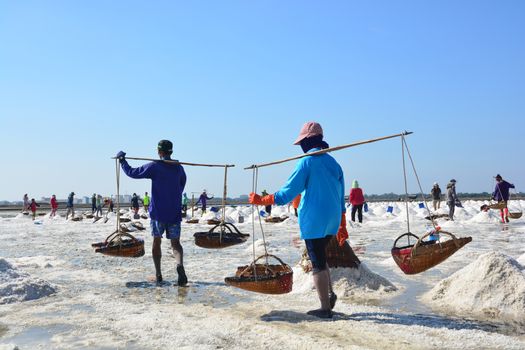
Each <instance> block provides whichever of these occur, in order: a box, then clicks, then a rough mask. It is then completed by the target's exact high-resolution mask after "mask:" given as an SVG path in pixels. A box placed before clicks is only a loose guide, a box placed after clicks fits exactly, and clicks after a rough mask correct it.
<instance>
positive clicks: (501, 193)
mask: <svg viewBox="0 0 525 350" xmlns="http://www.w3.org/2000/svg"><path fill="white" fill-rule="evenodd" d="M511 188H514V185H513V184H510V183H508V182H507V181H505V180H503V181H501V182H498V183H497V184H496V187H495V188H494V192H493V193H492V198H494V199H495V200H496V201H498V202H500V201H508V200H509V196H510V195H509V190H510V189H511Z"/></svg>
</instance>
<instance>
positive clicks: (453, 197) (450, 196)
mask: <svg viewBox="0 0 525 350" xmlns="http://www.w3.org/2000/svg"><path fill="white" fill-rule="evenodd" d="M458 201H459V199H458V195H457V194H456V180H454V179H452V180H450V181H449V183H448V184H447V205H448V218H449V219H450V220H452V221H454V211H455V209H456V202H458Z"/></svg>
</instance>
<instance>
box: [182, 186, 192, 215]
mask: <svg viewBox="0 0 525 350" xmlns="http://www.w3.org/2000/svg"><path fill="white" fill-rule="evenodd" d="M189 201H190V200H189V199H188V196H187V195H186V192H184V193H183V194H182V215H183V216H184V217H186V214H187V212H188V202H189Z"/></svg>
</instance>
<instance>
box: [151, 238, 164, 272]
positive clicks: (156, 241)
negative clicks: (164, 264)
mask: <svg viewBox="0 0 525 350" xmlns="http://www.w3.org/2000/svg"><path fill="white" fill-rule="evenodd" d="M161 243H162V238H161V237H153V247H152V249H151V254H152V255H153V264H155V277H156V278H157V282H162V272H161V268H160V261H161V258H162V250H161Z"/></svg>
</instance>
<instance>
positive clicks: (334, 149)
mask: <svg viewBox="0 0 525 350" xmlns="http://www.w3.org/2000/svg"><path fill="white" fill-rule="evenodd" d="M410 134H412V132H411V131H404V132H402V133H400V134H395V135H390V136H383V137H378V138H376V139H371V140H366V141H359V142H354V143H349V144H346V145H341V146H335V147H330V148H325V149H322V150H320V151H316V152H312V153H305V154H301V155H300V156H295V157H291V158H286V159H282V160H277V161H275V162H270V163H263V164H254V165H250V166H249V167H246V168H244V170H248V169H254V168H262V167H265V166H270V165H276V164H281V163H286V162H289V161H292V160H296V159H301V158H303V157H309V156H317V155H320V154H325V153H329V152H334V151H339V150H341V149H345V148H350V147H355V146H360V145H364V144H367V143H372V142H377V141H382V140H387V139H391V138H394V137H401V136H406V135H410Z"/></svg>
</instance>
